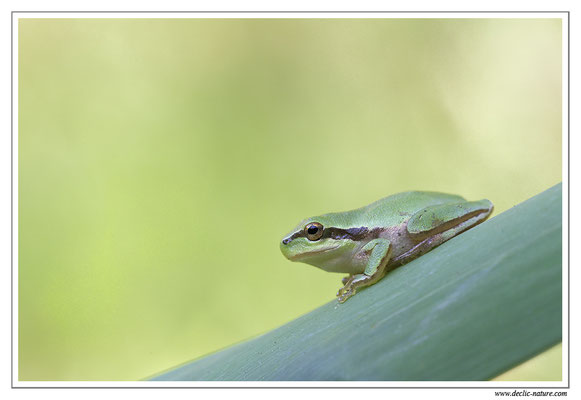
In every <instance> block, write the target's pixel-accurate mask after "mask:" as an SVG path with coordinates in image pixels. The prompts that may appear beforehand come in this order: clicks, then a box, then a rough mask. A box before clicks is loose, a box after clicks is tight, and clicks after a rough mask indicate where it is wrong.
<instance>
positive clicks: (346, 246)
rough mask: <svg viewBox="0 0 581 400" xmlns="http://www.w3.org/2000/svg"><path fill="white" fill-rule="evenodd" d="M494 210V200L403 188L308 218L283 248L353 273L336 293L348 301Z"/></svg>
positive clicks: (291, 254) (331, 268)
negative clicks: (359, 204)
mask: <svg viewBox="0 0 581 400" xmlns="http://www.w3.org/2000/svg"><path fill="white" fill-rule="evenodd" d="M492 210H493V204H492V203H491V202H490V201H489V200H480V201H466V200H464V199H463V198H462V197H460V196H456V195H451V194H444V193H436V192H404V193H398V194H394V195H392V196H389V197H386V198H384V199H381V200H378V201H376V202H375V203H372V204H370V205H368V206H365V207H362V208H359V209H356V210H352V211H346V212H340V213H331V214H324V215H320V216H317V217H312V218H308V219H305V220H303V221H301V223H299V224H298V225H297V226H296V228H294V229H293V230H292V231H291V232H290V233H289V234H288V235H286V236H285V237H284V239H283V240H282V242H281V244H280V249H281V251H282V253H283V254H284V256H285V257H286V258H288V259H289V260H291V261H300V262H304V263H307V264H311V265H314V266H316V267H319V268H321V269H324V270H325V271H329V272H343V273H348V274H349V276H348V277H346V278H343V281H342V282H343V284H344V286H343V287H342V288H341V289H339V291H338V292H337V297H338V300H339V302H340V303H343V302H345V301H346V300H347V299H348V298H349V297H351V296H353V295H354V294H355V293H356V291H357V289H359V288H362V287H365V286H369V285H372V284H374V283H375V282H377V281H378V280H380V279H381V278H382V277H383V276H384V275H385V274H386V272H387V271H389V270H391V269H393V268H395V267H397V266H400V265H402V264H405V263H407V262H409V261H411V260H413V259H414V258H416V257H419V256H421V255H422V254H424V253H426V252H428V251H430V250H431V249H433V248H434V247H436V246H438V245H440V244H442V243H444V242H445V241H446V240H448V239H450V238H452V237H454V236H456V235H458V234H460V233H461V232H464V231H465V230H467V229H469V228H471V227H473V226H475V225H477V224H479V223H481V222H482V221H484V220H485V219H486V218H488V216H489V215H490V214H491V213H492Z"/></svg>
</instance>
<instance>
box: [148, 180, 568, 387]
mask: <svg viewBox="0 0 581 400" xmlns="http://www.w3.org/2000/svg"><path fill="white" fill-rule="evenodd" d="M561 212H562V210H561V184H558V185H556V186H554V187H552V188H550V189H549V190H547V191H545V192H543V193H541V194H539V195H537V196H535V197H533V198H531V199H529V200H528V201H525V202H524V203H521V204H519V205H518V206H516V207H513V208H512V209H510V210H508V211H506V212H504V213H502V214H500V215H498V216H496V217H494V218H492V219H490V220H489V221H487V222H484V223H483V224H481V225H479V226H477V227H475V228H473V229H471V230H469V231H467V232H465V233H463V234H461V235H459V236H458V237H455V238H453V239H452V240H450V241H448V242H446V243H444V244H443V245H441V246H440V247H438V248H436V249H434V250H432V251H431V252H429V253H427V254H425V255H423V256H422V257H420V258H418V259H416V260H414V261H412V262H410V263H409V264H406V265H404V266H402V267H400V268H398V269H396V270H394V271H393V272H391V273H390V274H389V275H388V276H387V277H385V278H384V279H382V280H381V281H380V282H379V283H377V284H375V285H373V286H371V287H370V288H368V289H366V290H362V291H361V292H359V293H357V295H355V296H354V297H353V298H351V299H349V300H348V301H347V302H346V303H344V304H338V303H337V302H336V301H332V302H330V303H328V304H326V305H324V306H322V307H320V308H318V309H316V310H314V311H312V312H310V313H308V314H306V315H303V316H302V317H300V318H298V319H296V320H294V321H291V322H289V323H287V324H286V325H284V326H282V327H280V328H278V329H275V330H273V331H271V332H268V333H266V334H264V335H262V336H259V337H257V338H254V339H252V340H248V341H246V342H243V343H240V344H237V345H234V346H232V347H229V348H227V349H225V350H221V351H219V352H216V353H213V354H210V355H208V356H205V357H203V358H201V359H198V360H195V361H192V362H189V363H187V364H185V365H183V366H180V367H178V368H175V369H173V370H170V371H169V372H165V373H162V374H161V375H158V376H156V377H154V378H152V380H203V381H212V380H228V381H232V380H234V381H235V380H250V381H262V380H276V381H285V380H301V381H307V380H318V381H328V380H331V381H332V380H365V381H370V380H401V381H404V380H487V379H490V378H493V377H495V376H497V375H498V374H500V373H502V372H503V371H506V370H508V369H509V368H511V367H513V366H515V365H517V364H520V363H521V362H523V361H525V360H527V359H529V358H531V357H533V356H534V355H536V354H538V353H540V352H542V351H543V350H545V349H547V348H549V347H550V346H552V345H554V344H556V343H558V342H560V341H561V315H562V313H561V307H562V304H561V301H562V297H561V293H562V287H561V286H562V280H561V274H562V255H561V245H562V243H561V229H562V227H561V223H562V221H561V218H562V217H561ZM296 295H297V296H300V292H297V293H296ZM257 312H259V311H257Z"/></svg>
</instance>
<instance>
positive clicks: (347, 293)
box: [337, 288, 356, 303]
mask: <svg viewBox="0 0 581 400" xmlns="http://www.w3.org/2000/svg"><path fill="white" fill-rule="evenodd" d="M355 292H356V291H355V289H353V288H350V289H349V290H347V291H343V293H342V294H341V295H340V296H339V294H337V300H338V301H339V303H345V302H346V301H347V299H348V298H349V297H351V296H353V295H354V294H355Z"/></svg>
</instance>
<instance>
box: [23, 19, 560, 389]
mask: <svg viewBox="0 0 581 400" xmlns="http://www.w3.org/2000/svg"><path fill="white" fill-rule="evenodd" d="M18 35H19V36H18V40H19V43H18V57H19V60H18V61H19V66H18V73H19V76H18V79H19V81H18V96H19V97H18V107H19V117H18V123H19V131H18V142H19V147H18V157H19V160H18V163H19V164H18V166H19V177H18V185H19V188H18V190H19V192H18V194H19V199H18V206H19V215H18V224H19V225H18V228H19V232H18V233H19V237H18V239H19V243H18V245H19V250H18V251H19V266H18V268H19V269H18V289H19V292H18V295H19V297H18V300H19V315H18V327H19V332H18V339H19V342H18V346H19V348H18V359H19V371H18V374H19V378H20V379H21V380H135V379H141V378H143V377H145V376H148V375H151V374H154V373H157V372H159V371H161V370H163V369H166V368H168V367H172V366H174V365H176V364H179V363H182V362H184V361H187V360H190V359H192V358H196V357H198V356H201V355H204V354H206V353H208V352H211V351H214V350H217V349H220V348H223V347H226V346H228V345H230V344H232V343H235V342H238V341H241V340H243V339H246V338H248V337H251V336H254V335H257V334H260V333H263V332H265V331H268V330H270V329H272V328H275V327H277V326H279V325H281V324H284V323H285V322H288V321H289V320H291V319H293V318H295V317H297V316H299V315H301V314H303V313H306V312H308V311H310V310H312V309H314V308H316V307H317V306H319V305H321V304H323V303H325V302H328V301H330V300H333V299H334V294H335V292H336V290H337V289H338V288H339V287H340V286H341V285H340V279H341V277H342V276H341V275H336V274H330V273H326V272H324V271H321V270H317V269H316V268H314V267H311V266H308V265H305V264H296V263H290V262H289V261H287V260H286V259H284V257H283V256H282V255H281V254H280V252H279V240H280V239H281V237H282V235H283V234H285V233H287V231H288V230H289V229H291V228H292V227H293V226H294V225H295V224H296V223H298V222H299V220H301V219H302V218H305V217H308V216H310V215H316V214H321V213H325V212H331V211H342V210H346V209H352V208H356V207H360V206H363V205H365V204H367V203H370V202H372V201H375V200H377V199H379V198H381V197H384V196H387V195H389V194H393V193H396V192H400V191H404V190H411V189H419V190H435V191H442V192H450V193H456V194H460V195H463V196H464V197H466V198H468V199H474V200H475V199H481V198H488V199H490V200H492V201H493V202H494V203H495V205H496V209H495V214H498V213H500V212H502V211H504V210H506V209H507V208H509V207H511V206H513V205H515V204H517V203H519V202H521V201H523V200H525V199H527V198H529V197H531V196H533V195H535V194H537V193H539V192H541V191H543V190H545V189H547V188H548V187H550V186H552V185H554V184H556V183H557V182H559V181H560V180H561V163H562V160H561V145H562V136H561V108H562V104H561V103H562V101H561V94H562V92H561V68H562V63H561V21H560V20H559V19H20V21H19V24H18ZM555 351H556V352H555ZM555 355H556V356H555ZM560 356H561V348H560V346H558V347H557V348H556V350H553V356H552V358H551V357H549V361H547V357H544V358H543V357H541V358H540V361H538V362H536V364H535V365H536V367H535V368H536V371H537V372H539V371H540V375H538V374H537V375H534V376H535V377H538V376H541V377H553V379H560V374H561V370H560V361H561V357H560ZM557 369H558V374H556V371H557ZM526 377H527V376H524V377H523V376H522V374H521V376H520V379H526Z"/></svg>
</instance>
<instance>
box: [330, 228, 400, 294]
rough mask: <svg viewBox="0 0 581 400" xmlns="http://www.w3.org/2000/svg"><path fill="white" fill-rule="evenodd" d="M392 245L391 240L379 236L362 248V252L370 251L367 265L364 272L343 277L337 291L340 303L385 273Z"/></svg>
mask: <svg viewBox="0 0 581 400" xmlns="http://www.w3.org/2000/svg"><path fill="white" fill-rule="evenodd" d="M391 250H392V246H391V243H390V242H389V240H387V239H383V238H378V239H373V240H371V241H370V242H369V243H367V244H366V245H365V246H363V248H362V249H361V251H362V252H365V253H369V259H368V260H367V266H366V267H365V271H363V273H362V274H356V275H351V276H349V277H346V278H344V279H343V281H344V282H343V283H344V284H345V286H343V287H342V288H341V289H339V291H338V292H337V297H338V300H339V303H344V302H345V301H346V300H347V299H348V298H349V297H351V296H353V295H354V294H355V293H356V292H357V288H361V287H365V286H369V285H373V284H374V283H375V282H377V281H378V280H380V279H381V278H382V277H383V275H384V274H385V267H386V266H387V262H388V261H389V258H390V257H391Z"/></svg>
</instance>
